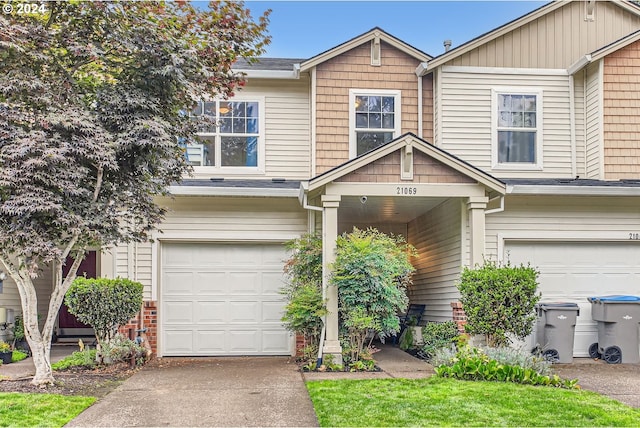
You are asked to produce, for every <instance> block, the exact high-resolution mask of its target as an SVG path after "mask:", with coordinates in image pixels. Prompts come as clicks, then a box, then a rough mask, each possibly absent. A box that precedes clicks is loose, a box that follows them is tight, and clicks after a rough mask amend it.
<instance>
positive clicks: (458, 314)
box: [451, 302, 467, 334]
mask: <svg viewBox="0 0 640 428" xmlns="http://www.w3.org/2000/svg"><path fill="white" fill-rule="evenodd" d="M451 308H452V309H453V321H454V322H455V323H456V324H457V325H458V331H459V332H460V333H461V334H462V333H464V326H465V324H467V314H465V313H464V308H463V307H462V303H460V302H451Z"/></svg>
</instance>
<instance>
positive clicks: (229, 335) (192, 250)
mask: <svg viewBox="0 0 640 428" xmlns="http://www.w3.org/2000/svg"><path fill="white" fill-rule="evenodd" d="M285 257H286V255H285V250H284V247H283V246H282V245H278V244H250V245H231V244H208V243H180V244H178V243H175V244H174V243H171V244H163V245H162V257H161V263H162V267H161V290H162V291H161V305H160V307H161V311H162V312H161V314H160V319H161V323H162V333H161V338H162V343H161V349H162V352H163V355H165V356H184V355H202V356H205V355H210V356H216V355H287V354H290V352H291V339H290V335H289V333H288V332H287V331H286V330H285V329H284V327H283V326H282V323H281V321H280V318H281V317H282V311H283V307H284V301H283V297H282V295H281V294H280V293H279V290H280V288H281V287H282V285H283V274H282V268H283V263H284V259H285Z"/></svg>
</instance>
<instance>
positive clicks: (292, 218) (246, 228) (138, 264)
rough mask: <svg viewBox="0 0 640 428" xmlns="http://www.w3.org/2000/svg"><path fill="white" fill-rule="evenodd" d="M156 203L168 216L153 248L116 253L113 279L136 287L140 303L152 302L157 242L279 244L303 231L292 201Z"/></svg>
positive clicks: (144, 245)
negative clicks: (139, 290)
mask: <svg viewBox="0 0 640 428" xmlns="http://www.w3.org/2000/svg"><path fill="white" fill-rule="evenodd" d="M161 203H162V204H163V205H164V206H166V207H167V208H168V213H167V215H166V218H165V221H164V222H163V223H162V224H161V225H160V229H161V230H162V233H157V234H156V236H155V237H154V239H155V241H156V242H155V243H153V244H151V243H142V244H137V246H135V245H129V246H126V245H124V246H119V247H118V248H117V249H116V272H115V275H116V276H121V277H127V278H131V279H135V280H137V281H140V282H142V283H143V284H144V286H145V288H144V300H145V301H151V300H156V299H157V290H153V284H152V282H153V280H152V279H153V277H154V276H155V275H156V274H157V272H156V273H154V272H153V270H154V268H155V262H154V260H153V254H154V248H153V246H154V245H156V246H157V245H158V243H157V242H158V241H162V240H171V241H183V242H184V241H204V242H206V241H211V242H251V241H256V242H260V241H285V240H289V239H293V238H296V237H298V236H300V235H302V234H304V233H306V232H307V230H308V225H307V219H308V217H307V213H306V211H305V210H303V209H302V207H301V206H300V204H299V203H298V199H297V198H222V197H175V198H174V199H163V200H161Z"/></svg>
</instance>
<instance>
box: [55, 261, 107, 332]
mask: <svg viewBox="0 0 640 428" xmlns="http://www.w3.org/2000/svg"><path fill="white" fill-rule="evenodd" d="M96 254H97V253H96V251H88V252H87V255H86V256H85V258H84V260H83V261H82V263H80V266H79V267H78V272H77V275H78V276H86V277H87V278H95V277H96V274H97V266H96ZM72 264H73V258H71V257H67V261H66V263H65V265H64V267H63V268H62V275H63V276H65V277H66V276H67V274H68V273H69V268H70V267H71V265H72ZM58 330H59V333H58V337H61V338H64V337H78V336H93V335H94V331H93V328H91V326H89V325H86V324H84V323H82V322H80V321H78V319H77V318H76V317H75V315H73V314H71V313H69V309H68V308H67V305H65V304H64V303H62V306H61V307H60V311H59V312H58Z"/></svg>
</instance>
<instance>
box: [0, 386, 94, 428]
mask: <svg viewBox="0 0 640 428" xmlns="http://www.w3.org/2000/svg"><path fill="white" fill-rule="evenodd" d="M95 401H96V399H95V398H93V397H78V396H64V395H57V394H20V393H14V392H10V393H0V427H16V426H19V427H36V426H40V427H61V426H64V425H65V424H66V423H67V422H69V421H70V420H71V419H73V418H75V417H76V416H78V415H79V414H80V412H82V411H83V410H84V409H86V408H87V407H89V406H90V405H92V404H93V403H94V402H95Z"/></svg>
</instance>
